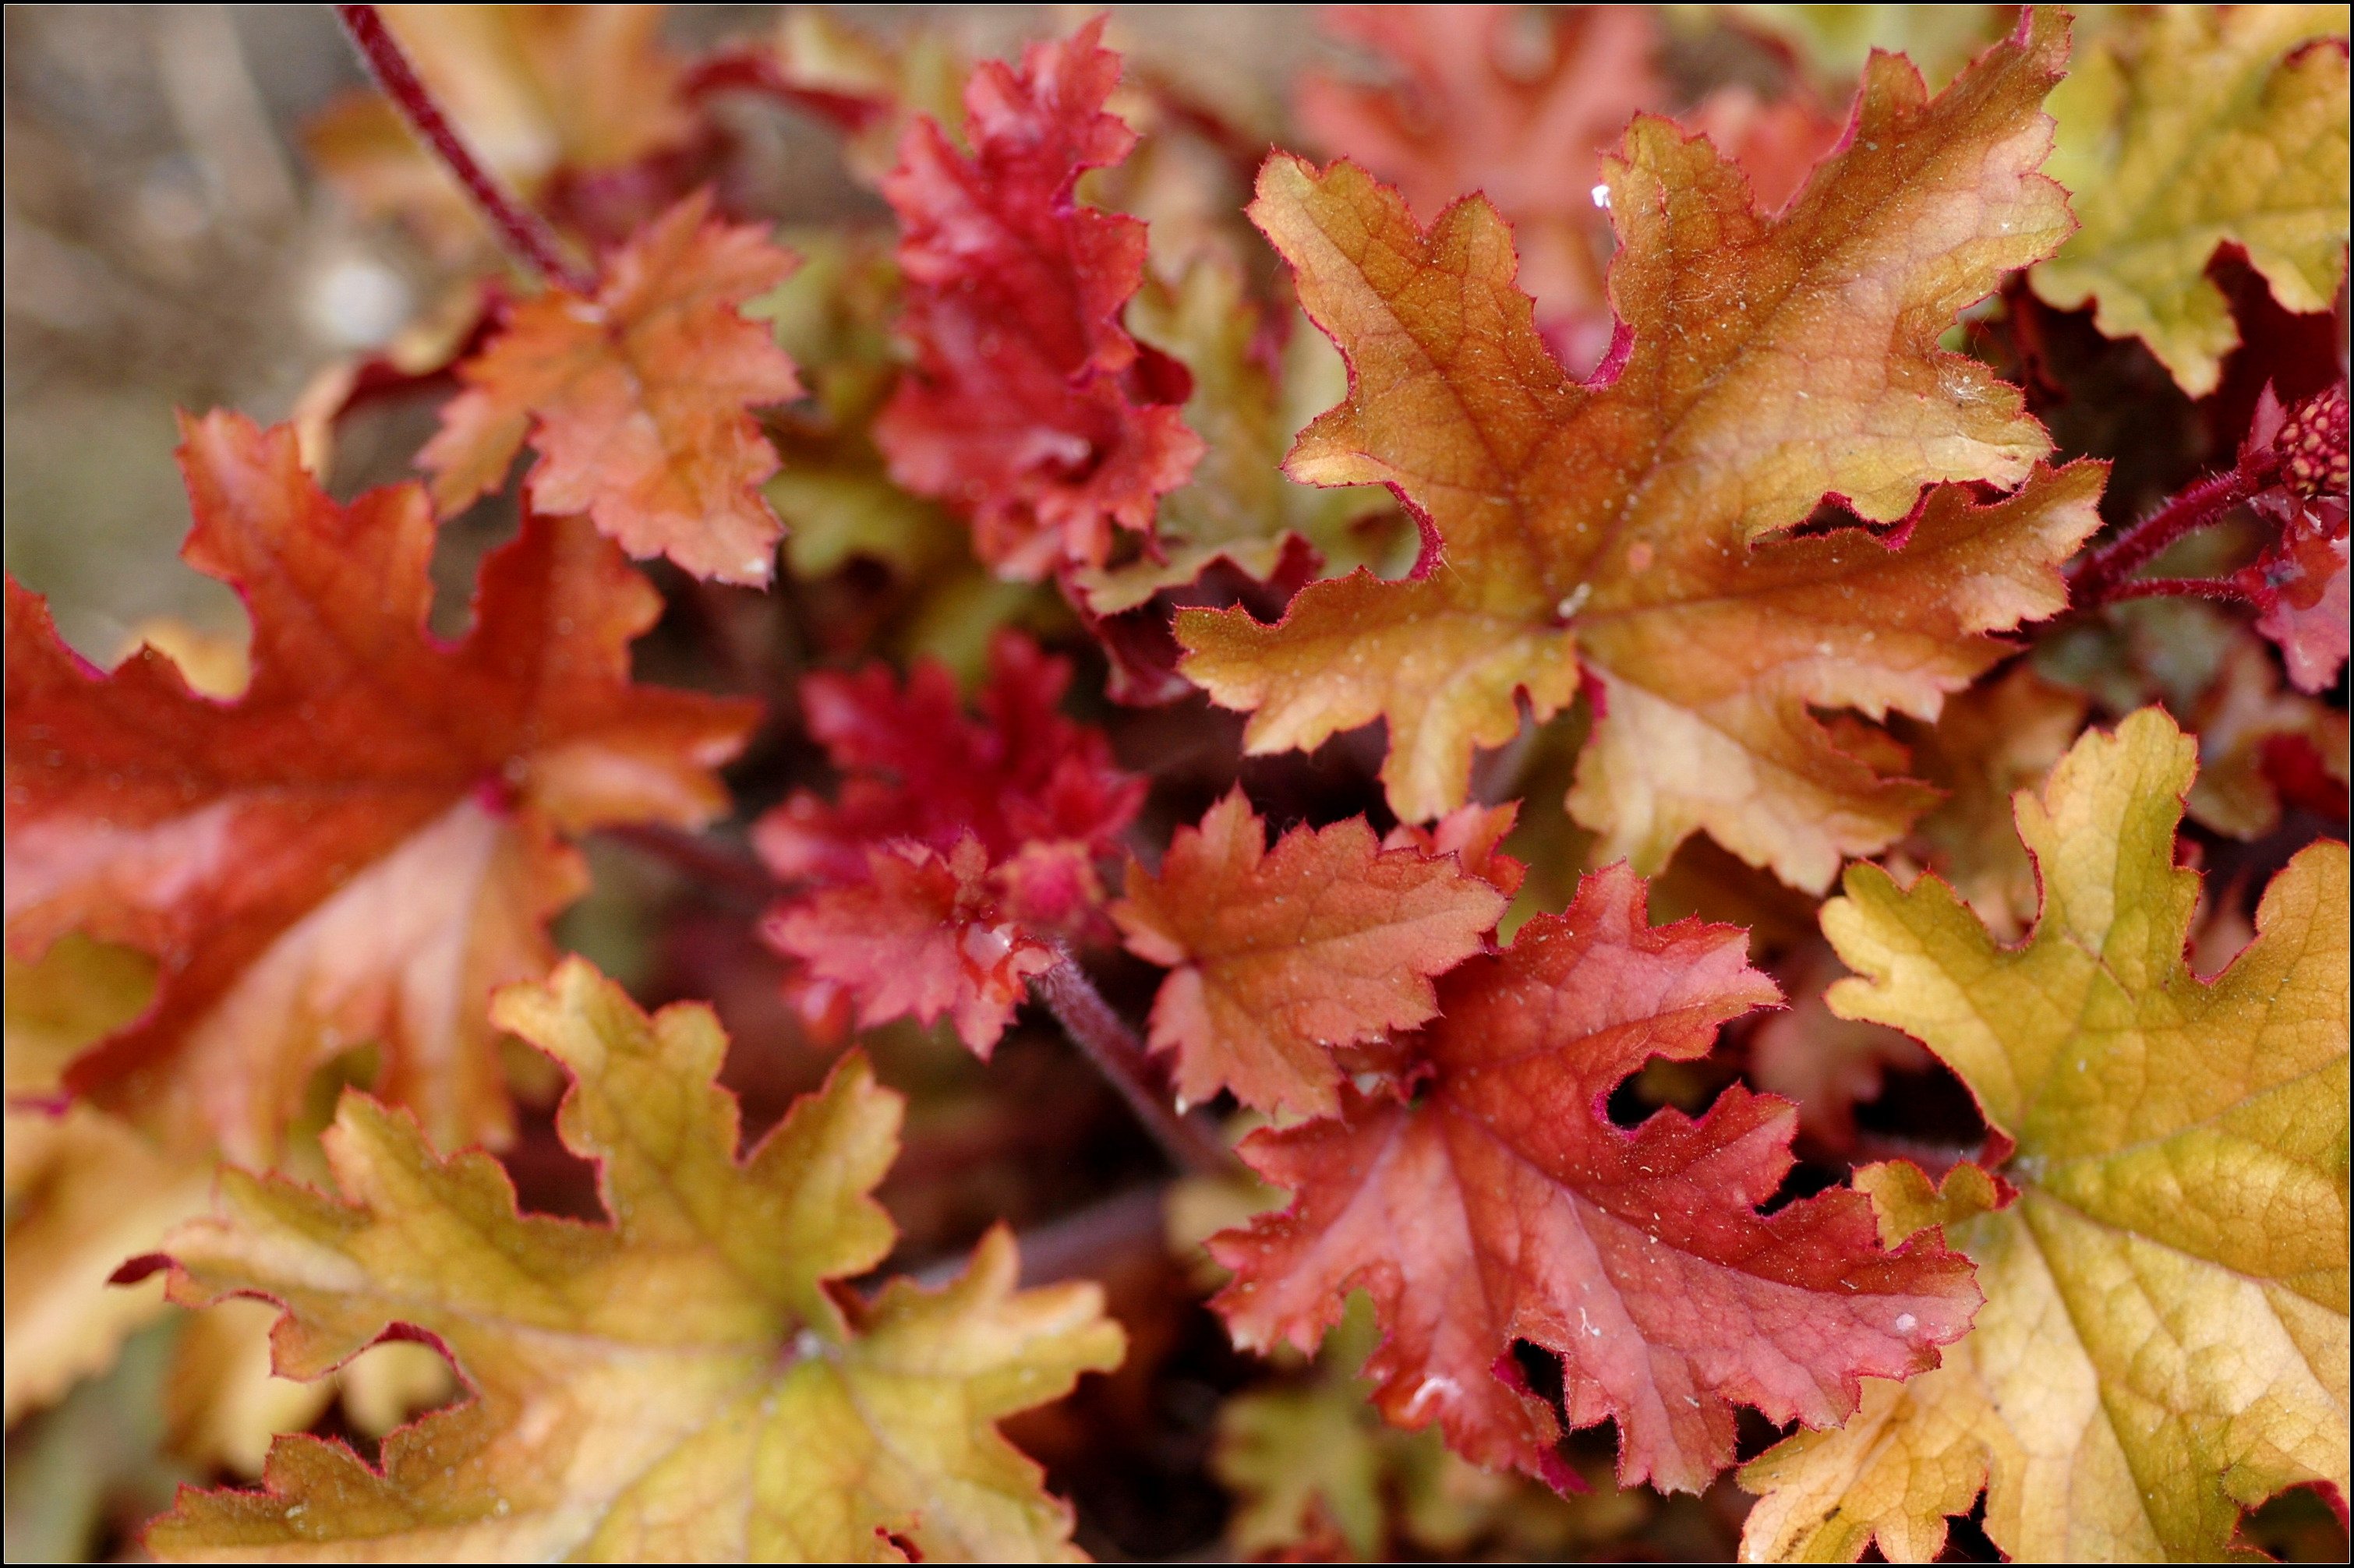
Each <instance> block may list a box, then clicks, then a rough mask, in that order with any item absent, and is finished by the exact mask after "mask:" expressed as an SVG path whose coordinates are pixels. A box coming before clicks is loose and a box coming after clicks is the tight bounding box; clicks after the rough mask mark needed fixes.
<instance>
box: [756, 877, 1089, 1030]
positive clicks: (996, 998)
mask: <svg viewBox="0 0 2354 1568" xmlns="http://www.w3.org/2000/svg"><path fill="white" fill-rule="evenodd" d="M866 866H867V876H866V880H865V881H864V882H862V883H856V884H852V885H847V886H842V887H829V888H823V889H821V890H820V891H818V892H816V893H813V894H811V895H808V896H807V897H805V898H802V899H800V900H798V901H796V902H794V903H791V904H787V905H783V906H779V908H778V909H776V910H775V911H774V912H773V913H771V914H770V915H769V918H768V921H767V923H766V924H765V925H764V926H763V927H762V928H761V934H762V935H764V936H765V937H767V938H768V939H769V942H770V944H771V945H773V946H774V947H776V948H778V949H779V951H781V952H785V953H789V954H790V955H791V956H792V957H794V958H797V959H801V962H802V963H803V964H804V965H806V966H807V973H806V974H805V975H803V976H801V977H797V978H796V980H795V981H794V984H793V994H794V1001H795V1002H796V1004H797V1005H799V1006H800V1007H801V1010H802V1012H803V1014H804V1015H805V1016H808V1017H810V1018H811V1019H812V1020H813V1021H815V1020H821V1019H822V1018H824V1017H825V1016H826V1015H827V1014H829V1013H831V1012H833V1011H834V1009H835V1008H836V1007H837V1006H838V1005H840V1004H841V1003H842V1002H843V1001H846V1002H848V1003H850V1004H851V1005H854V1007H855V1009H856V1012H857V1020H858V1026H859V1027H860V1028H862V1029H865V1028H871V1027H873V1026H874V1025H875V1024H877V1023H885V1022H889V1021H890V1020H892V1019H894V1018H905V1017H909V1016H912V1017H914V1018H915V1019H917V1021H918V1022H923V1023H926V1024H929V1023H932V1022H937V1021H938V1019H939V1018H940V1016H941V1015H942V1014H943V1013H947V1014H952V1015H953V1016H954V1017H955V1019H956V1031H957V1037H958V1038H959V1039H960V1040H962V1041H963V1042H964V1043H965V1044H966V1045H968V1046H970V1048H971V1049H972V1051H973V1052H974V1054H977V1055H979V1056H981V1058H982V1059H983V1060H987V1059H988V1056H989V1054H990V1052H991V1049H992V1048H994V1047H995V1045H996V1044H997V1041H998V1037H999V1036H1000V1035H1002V1034H1003V1033H1005V1026H1006V1025H1007V1024H1008V1023H1010V1022H1013V1010H1014V1008H1015V1007H1017V1006H1018V1005H1020V1003H1021V1001H1022V995H1023V987H1024V986H1025V985H1026V984H1027V982H1028V980H1029V978H1030V977H1031V976H1032V975H1034V974H1042V973H1044V971H1045V970H1047V969H1052V968H1054V966H1055V960H1056V959H1057V958H1058V957H1059V956H1060V955H1058V954H1057V953H1056V952H1055V949H1054V948H1053V947H1051V946H1049V945H1048V944H1046V943H1044V942H1042V941H1039V940H1038V939H1037V938H1034V937H1033V936H1031V935H1030V934H1029V933H1028V932H1026V931H1024V930H1023V928H1022V927H1020V926H1018V925H1016V924H1014V923H1013V921H1012V920H1011V919H1010V918H1008V917H1007V916H1006V915H1005V914H1004V912H1003V911H1002V909H1001V908H1000V907H999V906H998V904H997V901H996V900H995V899H994V898H992V897H991V895H990V892H989V887H988V883H987V873H988V870H989V856H988V854H987V853H986V852H985V851H983V850H982V849H981V844H980V842H979V841H978V840H975V839H973V838H971V837H970V836H968V837H966V838H963V839H960V840H959V841H957V843H956V845H955V847H954V848H952V849H951V850H949V853H948V854H947V855H946V856H942V855H941V854H939V853H938V852H936V851H934V850H932V849H930V848H928V846H926V845H923V844H918V843H907V842H899V843H896V844H893V845H892V846H891V847H889V848H887V849H871V850H869V851H867V852H866Z"/></svg>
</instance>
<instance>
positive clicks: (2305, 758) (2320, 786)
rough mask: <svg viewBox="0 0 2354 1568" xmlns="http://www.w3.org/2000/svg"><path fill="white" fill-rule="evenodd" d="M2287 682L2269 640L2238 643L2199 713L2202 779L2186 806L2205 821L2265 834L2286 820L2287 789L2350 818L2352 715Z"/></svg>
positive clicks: (2252, 835)
mask: <svg viewBox="0 0 2354 1568" xmlns="http://www.w3.org/2000/svg"><path fill="white" fill-rule="evenodd" d="M2280 687H2281V681H2280V668H2279V665H2278V664H2277V663H2276V662H2274V659H2273V657H2272V655H2271V654H2270V653H2269V652H2266V651H2265V649H2264V644H2263V643H2261V642H2258V641H2255V640H2254V639H2253V638H2243V639H2242V640H2241V641H2237V642H2234V643H2232V646H2231V648H2230V650H2229V651H2228V652H2226V653H2225V654H2224V657H2223V667H2222V669H2221V670H2220V671H2219V672H2217V673H2216V676H2215V682H2214V684H2213V685H2212V686H2211V687H2209V688H2208V690H2207V692H2206V693H2205V694H2204V695H2203V696H2202V697H2201V699H2200V704H2199V706H2198V708H2197V710H2196V711H2195V712H2194V714H2193V715H2192V717H2193V720H2194V723H2193V726H2192V728H2193V730H2194V732H2195V733H2196V734H2197V735H2198V736H2199V779H2198V782H2196V783H2194V784H2193V785H2191V787H2190V797H2189V799H2188V800H2187V801H2186V806H2187V808H2188V810H2190V820H2191V821H2195V822H2197V823H2198V824H2199V825H2200V826H2201V827H2203V828H2208V829H2211V830H2212V831H2213V832H2219V833H2222V834H2225V835H2227V836H2229V837H2232V838H2236V839H2256V838H2261V837H2263V836H2264V834H2266V833H2269V832H2272V831H2273V830H2274V829H2275V828H2277V827H2279V826H2280V821H2281V805H2282V796H2283V795H2284V794H2285V793H2286V794H2288V795H2289V796H2290V798H2291V799H2292V800H2294V801H2295V802H2296V803H2297V804H2301V805H2305V806H2306V807H2308V808H2310V809H2312V810H2316V811H2317V812H2318V813H2320V814H2323V815H2326V816H2327V817H2329V818H2330V819H2332V820H2333V821H2341V822H2342V821H2345V820H2346V778H2347V724H2346V714H2345V712H2344V710H2342V709H2339V708H2333V707H2331V706H2330V705H2328V704H2327V703H2324V702H2321V701H2319V700H2317V699H2316V698H2313V697H2308V696H2306V695H2304V694H2301V693H2296V692H2284V691H2282V690H2281V689H2280ZM2284 784H2285V785H2287V789H2284V788H2283V786H2284ZM2332 786H2334V789H2333V788H2332Z"/></svg>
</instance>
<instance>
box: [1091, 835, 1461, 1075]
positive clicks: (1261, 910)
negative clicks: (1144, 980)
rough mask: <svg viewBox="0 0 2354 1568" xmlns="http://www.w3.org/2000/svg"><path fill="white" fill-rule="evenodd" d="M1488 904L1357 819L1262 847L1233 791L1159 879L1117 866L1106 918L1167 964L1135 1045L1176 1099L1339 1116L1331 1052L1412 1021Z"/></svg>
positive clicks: (1173, 845) (1132, 944) (1425, 1013)
mask: <svg viewBox="0 0 2354 1568" xmlns="http://www.w3.org/2000/svg"><path fill="white" fill-rule="evenodd" d="M1504 902H1505V900H1504V895H1502V894H1500V893H1499V892H1497V891H1496V889H1495V888H1494V887H1493V886H1491V885H1490V884H1488V883H1487V882H1485V881H1483V880H1481V879H1480V878H1479V876H1477V875H1474V874H1469V873H1467V872H1466V871H1465V870H1464V869H1463V868H1462V867H1461V866H1460V865H1458V864H1456V863H1453V857H1451V856H1449V857H1447V858H1440V859H1434V858H1432V857H1431V856H1429V855H1427V854H1426V853H1423V852H1422V851H1421V850H1419V849H1417V848H1411V847H1409V848H1401V849H1383V848H1381V847H1379V846H1378V845H1377V844H1376V842H1375V841H1374V839H1373V830H1372V829H1371V828H1369V827H1367V826H1366V825H1365V823H1364V820H1363V818H1352V819H1351V820H1350V821H1345V822H1335V823H1333V824H1332V825H1331V827H1329V828H1318V829H1309V828H1297V829H1294V830H1293V831H1292V832H1288V833H1286V834H1285V835H1284V836H1283V837H1282V838H1281V839H1279V840H1278V841H1277V842H1276V845H1275V848H1274V849H1273V850H1272V851H1269V850H1268V848H1267V825H1266V823H1264V822H1262V821H1260V820H1259V818H1258V815H1257V812H1255V811H1253V810H1251V807H1250V801H1249V800H1246V798H1245V797H1244V795H1243V793H1242V791H1241V790H1240V789H1236V790H1235V791H1234V792H1233V793H1232V794H1230V795H1228V796H1227V797H1226V798H1225V800H1221V801H1219V802H1218V803H1217V804H1216V805H1214V806H1213V807H1211V808H1210V810H1209V814H1208V815H1206V816H1204V818H1203V819H1202V825H1201V826H1200V827H1198V828H1180V829H1178V830H1177V834H1176V837H1175V838H1174V839H1172V841H1171V842H1170V845H1169V853H1168V854H1167V856H1166V857H1164V858H1163V859H1162V861H1161V874H1160V875H1158V876H1154V875H1151V874H1149V873H1147V872H1146V871H1145V870H1144V868H1143V867H1142V866H1140V865H1137V864H1134V863H1130V864H1129V870H1128V896H1127V898H1125V899H1124V900H1122V901H1121V902H1120V903H1119V904H1116V905H1114V906H1112V911H1111V914H1112V918H1113V919H1114V920H1116V921H1118V922H1119V927H1120V929H1121V931H1123V932H1124V933H1125V934H1126V935H1127V938H1128V946H1129V951H1130V952H1133V953H1135V954H1137V955H1138V956H1140V957H1141V958H1145V959H1150V960H1151V961H1152V962H1154V963H1156V964H1161V965H1165V966H1168V967H1170V968H1171V969H1172V970H1173V972H1172V974H1170V976H1169V977H1168V978H1167V979H1166V980H1162V981H1161V995H1160V997H1159V998H1158V1000H1156V1001H1154V1002H1153V1004H1152V1034H1151V1044H1152V1048H1153V1049H1154V1050H1156V1051H1173V1052H1175V1053H1176V1054H1177V1091H1178V1093H1179V1095H1180V1096H1181V1097H1183V1098H1185V1099H1187V1100H1197V1101H1198V1100H1205V1099H1208V1098H1209V1097H1211V1096H1212V1095H1214V1094H1216V1093H1217V1092H1218V1091H1219V1090H1220V1089H1222V1088H1231V1089H1232V1090H1234V1092H1235V1096H1236V1097H1238V1098H1239V1099H1241V1100H1242V1101H1243V1102H1244V1103H1245V1104H1246V1105H1250V1106H1255V1107H1258V1108H1259V1109H1261V1110H1267V1111H1274V1110H1293V1111H1307V1112H1310V1113H1312V1114H1317V1115H1323V1116H1330V1115H1331V1114H1332V1113H1333V1112H1334V1111H1335V1110H1337V1109H1338V1108H1339V1107H1340V1101H1339V1098H1338V1097H1337V1095H1336V1090H1337V1089H1338V1088H1339V1086H1340V1082H1341V1070H1340V1068H1339V1067H1338V1066H1336V1065H1334V1064H1333V1060H1332V1047H1333V1046H1335V1045H1345V1044H1352V1043H1354V1042H1358V1041H1363V1040H1369V1039H1372V1038H1373V1037H1375V1036H1377V1035H1379V1034H1381V1033H1384V1031H1387V1030H1391V1029H1408V1028H1412V1027H1413V1026H1414V1025H1416V1024H1418V1023H1422V1022H1426V1021H1427V1020H1428V1019H1429V1018H1430V1016H1431V1014H1432V1012H1434V1011H1435V1010H1436V1009H1435V1001H1436V996H1437V993H1436V992H1435V991H1433V990H1432V988H1431V984H1430V977H1431V976H1433V975H1438V974H1443V973H1445V972H1446V971H1447V970H1448V969H1453V968H1454V967H1455V966H1456V965H1457V964H1458V963H1460V962H1462V961H1463V960H1464V959H1467V958H1469V957H1470V956H1471V955H1472V954H1473V953H1476V952H1478V951H1479V947H1480V941H1481V938H1482V937H1483V936H1484V934H1485V933H1487V932H1489V931H1492V930H1494V929H1495V927H1496V921H1497V919H1498V917H1499V916H1501V915H1502V914H1503V912H1504Z"/></svg>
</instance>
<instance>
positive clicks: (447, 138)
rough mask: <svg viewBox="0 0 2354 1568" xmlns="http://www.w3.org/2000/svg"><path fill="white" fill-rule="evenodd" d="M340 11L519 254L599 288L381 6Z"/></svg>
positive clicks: (358, 43) (431, 146)
mask: <svg viewBox="0 0 2354 1568" xmlns="http://www.w3.org/2000/svg"><path fill="white" fill-rule="evenodd" d="M335 16H336V17H337V19H338V20H340V21H341V22H342V23H343V25H344V32H345V35H346V36H347V37H350V39H351V40H352V47H353V48H355V49H357V50H358V51H359V56H360V58H361V59H362V60H363V61H365V62H366V65H367V68H368V74H369V75H371V76H373V77H375V78H376V85H377V86H379V87H381V88H383V89H384V92H385V96H386V97H387V98H389V99H391V100H392V101H393V104H394V106H395V107H396V108H398V110H399V111H400V113H401V118H403V119H404V120H407V121H408V128H409V129H410V130H411V131H413V132H416V133H417V139H418V140H419V141H420V142H422V143H425V145H426V147H427V149H428V150H429V151H430V152H431V153H432V154H433V155H434V156H436V157H438V158H440V160H441V162H442V163H443V164H445V165H446V166H447V167H448V168H449V170H450V172H451V174H452V175H456V176H457V179H458V183H459V184H460V185H463V186H464V187H465V189H466V194H467V196H470V197H472V199H473V203H474V206H475V207H477V208H479V209H480V210H481V212H482V216H483V217H485V218H487V219H489V220H490V224H491V227H492V228H494V229H496V230H497V231H498V234H499V238H501V239H503V240H504V241H505V242H506V246H507V249H509V250H511V251H513V252H514V256H515V258H516V259H517V260H520V261H523V262H524V263H525V264H526V265H527V266H529V267H531V268H532V269H533V270H535V271H536V272H538V273H539V274H540V276H541V277H543V278H546V280H547V281H549V282H551V283H560V284H562V285H563V286H564V287H566V288H567V289H569V290H571V291H573V292H574V293H576V294H587V293H588V292H589V291H591V290H593V289H594V288H595V287H596V281H595V280H594V279H592V278H590V277H588V275H587V274H586V273H584V272H582V271H581V270H579V269H578V268H576V267H575V266H574V265H573V264H572V262H571V261H570V260H567V258H566V256H565V254H564V245H563V241H561V240H559V239H558V238H557V237H556V230H555V229H553V228H549V227H548V223H547V220H546V218H544V217H541V216H540V215H539V214H538V213H537V212H535V210H533V209H532V208H531V207H526V206H525V204H524V203H523V201H522V199H521V198H519V197H518V196H516V195H515V194H514V192H513V191H510V190H509V189H507V187H506V185H505V183H504V181H502V180H501V179H500V178H499V177H498V176H497V175H494V174H493V173H492V172H491V170H490V167H489V166H488V165H487V164H484V163H483V162H482V160H481V159H480V158H478V157H476V156H475V155H474V150H473V149H472V147H469V146H468V145H467V144H466V140H465V138H464V137H463V136H461V135H460V134H459V133H458V128H457V127H456V126H454V125H452V124H451V123H450V117H449V116H448V115H446V114H444V113H442V112H441V106H440V103H438V102H436V101H435V100H434V97H433V92H432V90H431V89H429V88H428V87H427V86H426V85H425V82H424V79H422V78H420V77H419V75H418V74H417V68H416V67H415V66H413V65H411V64H410V63H409V60H408V51H406V50H404V49H403V48H401V47H400V40H399V39H398V38H396V37H393V36H392V30H391V29H390V28H388V27H387V26H385V25H384V17H383V16H382V15H381V14H380V13H379V12H378V11H377V9H376V7H375V6H374V5H338V6H336V7H335Z"/></svg>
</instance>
